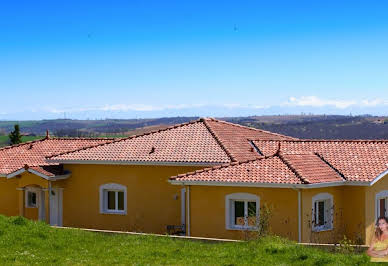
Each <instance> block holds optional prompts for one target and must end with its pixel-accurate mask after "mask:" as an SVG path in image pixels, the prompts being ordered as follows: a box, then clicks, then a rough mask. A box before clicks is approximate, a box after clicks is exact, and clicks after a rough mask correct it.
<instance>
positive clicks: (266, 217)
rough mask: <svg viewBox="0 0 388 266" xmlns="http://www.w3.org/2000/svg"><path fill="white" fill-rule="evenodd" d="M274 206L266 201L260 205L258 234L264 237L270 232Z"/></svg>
mask: <svg viewBox="0 0 388 266" xmlns="http://www.w3.org/2000/svg"><path fill="white" fill-rule="evenodd" d="M272 211H273V206H272V205H269V204H267V203H264V204H263V205H262V206H261V207H260V218H259V222H258V236H259V237H263V236H267V235H269V234H270V231H271V227H270V220H271V217H272Z"/></svg>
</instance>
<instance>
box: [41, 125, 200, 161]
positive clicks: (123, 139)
mask: <svg viewBox="0 0 388 266" xmlns="http://www.w3.org/2000/svg"><path fill="white" fill-rule="evenodd" d="M198 122H201V119H196V120H192V121H189V122H185V123H181V124H176V125H173V126H169V127H166V128H162V129H158V130H152V131H150V132H145V133H141V134H138V135H132V136H129V137H125V138H119V139H114V140H113V141H111V142H106V143H99V144H97V145H92V146H88V147H83V148H79V149H76V150H72V151H67V152H62V153H58V154H54V155H50V156H47V157H46V159H49V158H52V157H56V156H60V155H64V154H71V153H74V152H78V151H82V150H88V149H92V148H96V147H100V146H104V145H109V144H113V143H117V142H121V141H125V140H129V139H134V138H138V137H143V136H147V135H151V134H155V133H158V132H162V131H167V130H170V129H174V128H178V127H182V126H186V125H190V124H195V123H198Z"/></svg>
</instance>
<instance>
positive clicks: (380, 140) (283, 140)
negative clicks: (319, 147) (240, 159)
mask: <svg viewBox="0 0 388 266" xmlns="http://www.w3.org/2000/svg"><path fill="white" fill-rule="evenodd" d="M251 140H252V141H262V142H271V141H273V142H275V141H277V142H345V143H362V142H365V143H373V142H376V143H388V139H295V140H289V139H282V140H260V139H251Z"/></svg>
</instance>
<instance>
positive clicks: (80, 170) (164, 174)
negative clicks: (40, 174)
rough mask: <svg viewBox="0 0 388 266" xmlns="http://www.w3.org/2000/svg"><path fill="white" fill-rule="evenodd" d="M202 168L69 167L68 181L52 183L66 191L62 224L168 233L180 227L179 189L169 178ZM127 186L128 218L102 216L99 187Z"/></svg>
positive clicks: (109, 215)
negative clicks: (168, 227)
mask: <svg viewBox="0 0 388 266" xmlns="http://www.w3.org/2000/svg"><path fill="white" fill-rule="evenodd" d="M200 168H201V167H181V166H179V167H178V166H136V165H126V166H124V165H66V166H65V169H67V170H70V171H71V172H72V174H71V177H70V178H69V179H66V180H63V181H56V182H52V185H53V186H54V187H55V186H57V187H62V188H64V190H63V225H64V226H74V227H84V228H99V229H110V230H126V231H139V232H152V233H165V232H166V226H167V225H180V222H181V221H180V212H181V208H180V204H181V203H180V202H181V201H180V196H181V195H180V189H181V187H180V186H173V185H171V184H170V183H168V179H169V177H171V176H173V175H177V174H181V173H186V172H189V171H193V170H196V169H200ZM106 183H118V184H121V185H124V186H126V187H127V215H118V214H101V213H100V201H99V197H100V195H99V193H100V189H99V188H100V185H103V184H106Z"/></svg>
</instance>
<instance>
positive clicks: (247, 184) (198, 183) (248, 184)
mask: <svg viewBox="0 0 388 266" xmlns="http://www.w3.org/2000/svg"><path fill="white" fill-rule="evenodd" d="M168 182H169V183H170V184H172V185H183V186H184V185H195V186H222V187H269V188H300V189H309V188H321V187H335V186H370V183H371V182H354V181H338V182H326V183H317V184H285V183H259V182H219V181H180V180H175V179H172V180H169V181H168Z"/></svg>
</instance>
